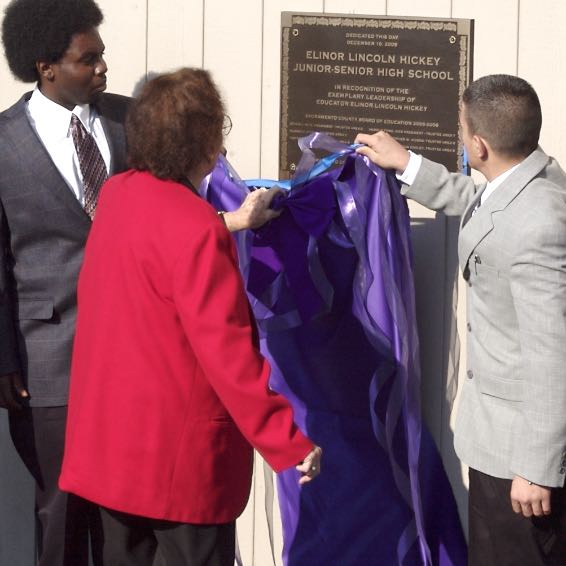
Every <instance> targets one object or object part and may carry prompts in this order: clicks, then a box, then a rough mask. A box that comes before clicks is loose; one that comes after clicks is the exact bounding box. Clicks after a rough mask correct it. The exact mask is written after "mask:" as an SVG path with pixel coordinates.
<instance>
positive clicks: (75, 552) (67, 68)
mask: <svg viewBox="0 0 566 566" xmlns="http://www.w3.org/2000/svg"><path fill="white" fill-rule="evenodd" d="M101 21H102V13H101V12H100V10H99V8H98V6H97V5H96V4H95V3H94V2H93V1H92V0H73V1H71V2H69V1H68V0H14V1H12V2H11V3H10V4H9V5H8V7H7V9H6V12H5V18H4V21H3V26H2V40H3V43H4V49H5V53H6V57H7V60H8V63H9V65H10V68H11V70H12V72H13V73H14V75H15V76H16V77H17V78H18V79H20V80H22V81H24V82H35V83H37V87H36V88H35V90H33V92H29V93H27V94H25V95H24V96H23V97H22V98H21V99H20V100H19V101H18V102H17V103H16V104H15V105H14V106H12V107H11V108H9V109H7V110H6V111H4V112H3V113H2V114H0V147H1V150H0V406H2V407H5V408H7V409H8V410H9V411H10V428H11V433H12V438H13V440H14V444H15V446H16V448H17V450H18V452H19V453H20V455H21V457H22V459H23V461H24V463H25V464H26V466H27V467H28V469H29V470H30V472H31V473H32V474H33V476H34V478H35V480H36V512H37V518H38V526H39V533H38V541H39V549H38V554H39V564H41V565H49V566H59V565H63V564H68V565H72V566H75V565H76V566H80V565H82V564H85V565H86V564H88V530H89V528H90V526H91V525H92V519H96V511H95V510H94V509H93V508H92V507H90V505H89V504H87V503H86V502H84V501H81V500H79V499H78V498H76V497H74V496H69V495H67V494H65V493H62V492H60V491H59V490H58V488H57V480H58V476H59V470H60V465H61V459H62V454H63V441H64V431H65V420H66V403H67V390H68V379H69V366H70V359H71V348H72V341H73V333H74V326H75V316H76V302H77V299H76V283H77V277H78V273H79V269H80V266H81V261H82V257H83V248H84V245H85V242H86V239H87V236H88V233H89V229H90V225H91V216H92V211H87V210H85V182H84V175H85V170H84V169H83V166H84V164H83V163H81V162H80V160H79V158H78V155H77V150H76V149H75V143H74V140H73V138H72V136H71V128H70V126H71V118H72V115H74V116H76V118H78V120H79V121H80V123H81V124H82V127H83V128H84V129H85V130H86V132H87V133H88V135H89V136H91V138H92V139H94V141H95V143H96V146H97V147H98V151H99V154H98V155H99V156H101V157H102V160H103V164H102V167H103V169H104V177H105V176H106V175H108V174H113V173H117V172H120V171H123V170H124V169H125V168H126V143H125V134H124V127H123V124H124V121H125V115H126V110H127V107H128V103H129V99H128V98H126V97H122V96H118V95H113V94H105V93H103V91H104V89H105V87H106V71H107V67H106V63H105V62H104V59H103V52H104V44H103V43H102V40H101V38H100V35H99V34H98V31H97V28H98V26H99V24H100V23H101ZM76 118H75V120H76ZM104 177H103V178H104ZM103 178H102V180H103ZM87 212H90V216H89V214H88V213H87ZM95 542H96V541H95ZM95 547H96V544H95ZM97 562H98V560H97Z"/></svg>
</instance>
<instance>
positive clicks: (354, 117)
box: [279, 12, 473, 178]
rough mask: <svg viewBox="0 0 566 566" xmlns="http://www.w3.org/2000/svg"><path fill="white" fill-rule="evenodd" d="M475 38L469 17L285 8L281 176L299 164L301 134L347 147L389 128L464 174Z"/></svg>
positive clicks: (286, 174)
mask: <svg viewBox="0 0 566 566" xmlns="http://www.w3.org/2000/svg"><path fill="white" fill-rule="evenodd" d="M472 34H473V21H472V20H461V19H437V18H400V17H398V18H396V17H385V16H359V15H351V14H349V15H345V14H308V13H290V12H283V14H282V51H281V57H282V64H281V127H280V167H279V169H280V178H288V177H289V176H290V175H292V174H293V171H294V170H295V167H296V164H297V160H298V159H299V158H300V150H299V148H298V146H297V139H298V138H300V137H303V136H305V135H308V134H309V133H311V132H315V131H318V132H324V133H327V134H330V135H332V136H333V137H335V138H337V139H339V140H341V141H344V142H346V143H353V141H354V139H355V137H356V134H357V133H358V132H364V133H373V132H376V131H378V130H387V131H388V132H390V133H391V134H392V135H393V136H395V138H397V139H398V140H399V141H400V142H401V143H403V144H404V145H406V146H407V147H409V148H410V149H412V150H413V151H415V152H418V153H422V154H423V155H425V156H426V157H428V158H430V159H432V160H434V161H437V162H439V163H443V164H444V165H446V167H448V169H449V170H451V171H462V170H463V169H464V168H465V163H464V156H463V146H462V144H461V142H460V138H459V135H458V129H459V125H458V104H459V100H460V97H461V95H462V93H463V91H464V89H465V88H466V86H467V85H468V83H469V81H470V80H471V67H472V65H471V60H472Z"/></svg>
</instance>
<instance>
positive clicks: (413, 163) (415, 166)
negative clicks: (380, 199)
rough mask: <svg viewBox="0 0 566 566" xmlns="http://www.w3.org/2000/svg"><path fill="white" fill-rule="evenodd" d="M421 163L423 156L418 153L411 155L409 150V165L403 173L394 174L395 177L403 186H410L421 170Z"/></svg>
mask: <svg viewBox="0 0 566 566" xmlns="http://www.w3.org/2000/svg"><path fill="white" fill-rule="evenodd" d="M422 162H423V156H422V155H420V154H418V153H413V152H412V151H411V150H409V163H408V164H407V167H406V168H405V171H403V173H395V176H396V177H397V179H398V180H399V181H401V183H403V184H404V185H412V184H413V183H414V182H415V179H416V178H417V173H418V172H419V169H420V168H421V163H422Z"/></svg>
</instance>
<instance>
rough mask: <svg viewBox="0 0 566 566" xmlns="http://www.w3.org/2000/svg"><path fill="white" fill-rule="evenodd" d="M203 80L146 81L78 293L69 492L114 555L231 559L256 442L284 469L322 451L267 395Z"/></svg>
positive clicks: (214, 110) (212, 104)
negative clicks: (84, 504)
mask: <svg viewBox="0 0 566 566" xmlns="http://www.w3.org/2000/svg"><path fill="white" fill-rule="evenodd" d="M223 119H224V108H223V104H222V101H221V99H220V96H219V94H218V92H217V90H216V88H215V86H214V84H213V82H212V81H211V79H210V77H209V75H208V73H207V72H206V71H202V70H196V69H182V70H180V71H177V72H176V73H172V74H168V75H162V76H160V77H158V78H156V79H154V80H153V81H150V82H149V83H147V85H146V86H145V88H144V89H143V91H142V93H141V95H140V97H139V98H138V99H137V100H136V102H135V103H134V105H133V108H132V110H131V115H130V117H129V120H128V123H127V130H126V131H127V135H128V140H129V152H130V161H131V165H132V167H133V169H132V170H130V171H128V172H126V173H123V174H121V175H117V176H114V177H112V178H111V179H110V180H109V181H108V182H107V183H106V185H105V187H104V189H103V191H102V194H101V198H100V201H99V204H98V208H97V212H96V221H95V222H94V223H93V226H92V230H91V233H90V236H89V240H88V243H87V246H86V250H85V258H84V263H83V268H82V271H81V275H80V279H79V288H78V304H79V307H78V308H79V310H78V320H77V330H76V338H75V347H74V353H73V364H72V376H71V389H70V400H69V415H68V424H67V436H66V445H65V457H64V463H63V469H62V474H61V478H60V486H61V489H63V490H65V491H69V492H72V493H75V494H77V495H79V496H81V497H83V498H85V499H88V500H91V501H94V502H96V503H98V504H99V505H101V506H102V510H101V513H102V519H103V527H104V541H105V542H104V562H105V564H109V565H114V564H116V565H117V564H135V565H136V566H143V565H144V564H148V565H150V564H152V561H153V557H154V554H155V552H156V548H157V546H159V547H160V552H161V554H162V555H164V557H165V559H166V562H167V564H168V566H174V565H177V564H179V565H180V564H198V565H205V564H206V565H218V566H220V565H222V566H224V565H229V566H232V565H233V563H234V522H235V519H236V517H237V516H238V515H239V514H240V513H241V512H242V510H243V509H244V507H245V505H246V501H247V499H248V496H249V491H250V484H251V475H252V456H253V455H252V446H254V447H255V448H256V449H257V450H258V451H259V452H260V453H261V454H262V455H263V457H264V458H265V459H266V460H267V462H268V463H269V464H270V465H271V466H272V467H273V468H274V469H275V470H276V471H279V470H282V469H284V468H288V467H290V466H293V465H297V468H298V469H299V471H301V472H302V474H303V476H302V477H301V480H300V481H301V482H306V481H309V480H310V479H312V477H314V476H315V475H316V474H317V473H318V472H319V470H320V448H317V447H314V446H313V444H312V443H311V442H310V441H309V440H308V439H307V438H306V437H305V436H304V435H303V434H302V433H301V432H300V431H299V430H298V429H297V427H296V426H295V424H294V423H293V414H292V410H291V408H290V405H289V404H288V402H287V401H286V400H285V399H284V398H283V397H281V396H280V395H277V394H276V393H274V392H273V391H271V390H270V389H269V385H268V378H269V372H270V368H269V366H268V363H267V362H266V360H265V359H264V358H263V357H262V356H261V355H260V353H259V351H258V342H257V337H256V335H255V327H254V322H253V319H252V318H251V315H250V309H249V305H248V302H247V298H246V295H245V291H244V288H243V283H242V279H241V277H240V273H239V271H238V266H237V259H236V251H235V246H234V243H233V240H232V237H231V235H230V233H229V232H228V230H227V229H226V226H225V225H224V223H223V222H222V220H221V218H219V217H218V215H217V214H216V212H215V211H214V210H213V209H212V207H211V206H210V205H209V204H208V203H206V202H205V201H204V200H202V199H201V198H200V197H199V196H198V195H197V193H196V191H195V189H194V187H196V186H198V185H199V183H200V182H201V180H202V179H203V178H204V176H205V175H207V174H208V173H209V172H210V171H211V169H212V166H213V164H214V162H215V160H216V157H217V155H218V152H219V150H220V148H221V145H222V123H223Z"/></svg>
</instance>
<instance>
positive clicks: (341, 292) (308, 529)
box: [202, 134, 466, 566]
mask: <svg viewBox="0 0 566 566" xmlns="http://www.w3.org/2000/svg"><path fill="white" fill-rule="evenodd" d="M301 143H302V149H303V159H302V161H301V163H300V164H299V167H298V170H297V173H296V175H295V177H294V181H295V182H292V188H291V190H290V191H288V192H286V193H285V194H284V195H283V196H282V197H281V198H278V199H277V201H276V203H275V204H274V208H279V209H281V210H283V214H282V215H281V216H280V217H279V218H277V219H276V220H274V221H272V222H271V223H269V224H268V225H267V226H265V227H262V228H261V229H259V230H257V231H256V232H255V233H254V234H251V233H245V234H241V235H239V236H238V247H239V252H240V265H241V268H242V273H243V275H244V279H245V281H246V284H247V289H248V293H249V296H250V300H251V302H252V306H253V309H254V313H255V315H256V318H257V320H258V325H259V327H260V331H261V335H262V340H261V344H262V351H263V353H264V355H266V357H268V359H269V361H270V363H271V365H272V375H271V386H272V387H273V389H275V390H277V391H279V392H281V393H282V394H284V395H285V396H286V397H287V398H288V399H289V400H290V401H291V403H292V405H293V407H294V410H295V419H296V421H297V424H298V425H299V426H300V428H301V429H302V430H303V432H305V433H306V434H307V435H308V436H309V437H310V438H311V439H312V440H313V441H315V442H316V443H317V444H319V445H321V446H322V447H323V451H324V455H323V473H322V474H321V475H320V477H319V478H317V480H316V481H315V482H313V483H312V484H310V485H308V486H305V487H304V488H302V489H301V488H299V487H298V485H297V475H296V472H295V471H294V470H288V471H286V472H284V473H282V474H280V475H279V495H280V506H281V514H282V520H283V529H284V561H285V563H286V564H288V565H292V566H294V565H297V566H299V565H301V566H302V565H303V564H307V563H309V564H321V565H322V564H341V565H346V566H348V565H350V564H351V565H357V564H384V565H390V564H391V565H393V564H400V565H406V566H408V565H417V564H418V565H420V564H441V565H443V566H444V565H446V566H448V565H450V566H451V565H463V564H465V563H466V558H465V554H466V549H465V542H464V538H463V534H462V530H461V527H460V522H459V519H458V515H457V512H456V506H455V502H454V499H453V496H452V492H451V489H450V485H449V483H448V480H447V478H446V475H445V472H444V470H443V467H442V464H441V461H440V458H439V456H438V453H437V450H436V447H435V445H434V443H433V441H432V439H431V438H430V435H429V434H428V432H427V431H426V428H425V427H424V426H423V424H422V419H421V413H420V375H419V365H418V338H417V333H416V320H415V304H414V286H413V274H412V265H411V248H410V240H409V234H410V223H409V216H408V211H407V206H406V203H405V200H404V199H403V197H402V196H401V195H400V192H399V188H398V183H397V181H396V179H395V177H394V175H393V174H391V173H387V172H385V171H383V170H380V169H379V168H377V167H376V166H374V165H373V164H370V163H368V162H367V160H366V159H365V158H363V157H361V156H359V155H357V154H355V153H354V152H353V150H352V149H351V148H350V147H348V146H345V145H344V144H341V143H340V142H337V141H335V140H333V139H332V138H329V137H327V136H324V135H321V134H313V135H311V136H309V137H308V138H304V139H303V140H302V141H301ZM311 148H313V149H319V150H320V149H323V150H326V151H333V152H336V153H337V155H338V154H341V155H343V156H345V160H344V161H343V163H342V164H340V165H339V166H337V167H335V168H334V169H332V170H328V171H326V170H324V167H322V168H321V167H320V162H319V161H317V159H316V157H315V154H314V152H313V151H311ZM333 159H334V158H333ZM313 168H317V171H316V173H317V174H316V176H314V177H313V178H310V177H311V176H312V175H310V173H311V172H312V171H313ZM202 192H203V195H204V196H206V198H208V199H209V201H210V202H211V203H212V204H213V205H214V206H216V207H217V208H218V209H224V210H231V209H234V208H236V207H237V206H238V204H239V202H241V200H243V198H244V197H245V194H246V193H247V188H246V186H245V185H244V184H243V183H242V182H241V181H240V180H239V179H238V177H237V175H236V174H235V172H234V171H233V170H232V169H231V168H230V167H229V165H228V164H227V162H226V161H225V160H224V159H221V160H220V161H219V164H218V165H217V167H216V169H215V170H214V172H213V173H212V176H211V178H210V180H209V183H208V184H207V186H205V187H203V188H202ZM439 511H441V512H439Z"/></svg>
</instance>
